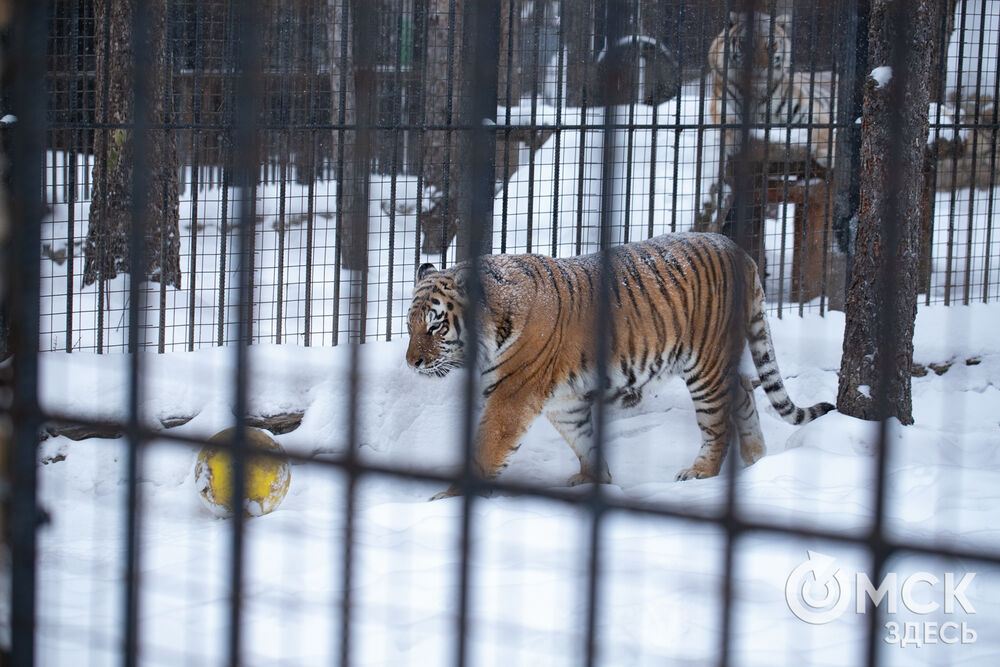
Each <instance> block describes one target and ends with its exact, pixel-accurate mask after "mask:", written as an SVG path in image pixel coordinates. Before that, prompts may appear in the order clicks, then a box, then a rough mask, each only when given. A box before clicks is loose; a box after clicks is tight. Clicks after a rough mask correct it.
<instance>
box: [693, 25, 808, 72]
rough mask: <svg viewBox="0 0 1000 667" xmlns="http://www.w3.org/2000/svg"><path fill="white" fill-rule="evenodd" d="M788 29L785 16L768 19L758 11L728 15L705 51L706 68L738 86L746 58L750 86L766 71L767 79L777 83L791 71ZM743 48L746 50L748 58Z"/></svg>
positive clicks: (790, 48) (790, 46) (790, 42)
mask: <svg viewBox="0 0 1000 667" xmlns="http://www.w3.org/2000/svg"><path fill="white" fill-rule="evenodd" d="M790 27H791V19H790V17H788V16H787V15H781V16H775V17H774V18H773V20H772V17H771V15H770V14H766V13H762V12H754V13H753V15H752V17H751V15H749V14H744V13H741V12H730V13H729V24H728V25H727V26H726V28H725V29H724V30H723V31H722V32H720V33H719V35H718V36H717V37H716V38H715V40H714V41H713V42H712V45H711V46H710V47H709V49H708V62H709V65H711V67H712V70H713V71H714V72H715V74H716V76H718V77H720V78H724V79H726V80H728V81H729V82H732V83H733V84H737V85H738V84H739V82H740V80H741V79H742V78H743V74H742V72H743V71H744V68H745V67H746V58H747V57H750V58H751V62H750V70H751V80H752V81H751V83H752V84H756V83H758V82H762V81H765V80H766V79H767V78H768V71H770V72H771V74H770V77H771V80H772V81H778V80H780V79H781V78H782V77H783V76H784V75H785V73H786V72H787V71H789V69H790V68H791V51H792V40H791V38H790V36H789V30H790ZM751 34H752V36H753V42H752V46H751V45H750V42H749V40H750V37H751ZM747 47H750V48H749V51H750V53H749V56H748V54H747V51H748V48H747ZM727 59H728V63H727Z"/></svg>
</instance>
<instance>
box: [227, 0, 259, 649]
mask: <svg viewBox="0 0 1000 667" xmlns="http://www.w3.org/2000/svg"><path fill="white" fill-rule="evenodd" d="M234 11H235V12H236V14H235V15H234V16H233V20H234V21H235V25H234V30H233V35H234V37H235V44H234V47H235V49H236V52H235V54H234V58H235V60H234V64H235V66H236V70H235V71H236V89H235V91H234V95H233V96H232V98H231V99H232V102H233V105H234V109H233V116H232V118H233V121H234V125H233V132H232V136H233V139H234V146H233V149H234V159H233V162H232V169H233V177H234V181H235V182H236V185H237V202H238V209H237V212H236V216H235V218H236V225H237V229H236V233H235V234H234V240H235V241H236V242H237V243H238V244H239V258H240V259H239V266H238V274H237V294H236V300H237V308H236V323H235V324H236V331H237V333H236V340H235V341H234V343H235V345H234V357H235V359H234V361H235V364H236V368H235V370H234V374H233V381H234V382H235V392H234V394H235V395H234V404H235V405H234V413H235V415H236V421H235V429H234V432H233V439H232V448H233V451H232V460H233V489H232V491H233V495H232V500H231V503H230V506H231V507H232V508H233V510H234V511H233V516H232V519H231V524H230V525H231V527H232V531H231V534H230V559H231V560H230V573H229V574H230V577H229V610H228V612H229V613H228V636H227V654H228V662H229V664H230V665H234V666H235V665H239V664H240V662H241V661H242V639H243V623H242V615H243V568H244V523H243V522H244V517H243V496H244V488H245V483H246V480H245V474H246V467H247V460H246V459H247V454H248V451H247V450H248V447H247V427H246V411H247V393H248V385H249V380H250V368H249V362H250V359H249V357H250V355H249V346H250V343H251V339H252V330H251V327H252V303H253V252H254V237H255V227H256V216H255V209H256V183H257V179H258V178H259V174H260V169H259V164H260V157H259V147H258V142H259V137H258V131H257V127H256V125H257V113H258V100H260V99H261V89H262V85H261V45H260V26H259V23H258V20H259V19H258V15H257V12H256V7H255V6H254V4H253V3H237V5H236V6H235V7H234Z"/></svg>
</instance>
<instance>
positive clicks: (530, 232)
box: [525, 2, 545, 252]
mask: <svg viewBox="0 0 1000 667" xmlns="http://www.w3.org/2000/svg"><path fill="white" fill-rule="evenodd" d="M532 11H533V12H534V15H533V16H532V19H531V20H532V40H531V41H532V45H533V47H534V52H533V53H532V55H531V77H530V79H529V90H530V91H531V116H530V119H531V120H530V123H531V131H530V132H528V137H530V140H529V145H528V201H527V204H528V217H527V223H528V229H527V233H526V234H525V237H526V239H527V246H526V252H534V243H535V239H534V238H533V237H534V235H535V234H534V230H535V141H536V136H537V129H536V128H537V127H538V80H539V77H538V64H539V55H540V54H539V51H541V37H542V15H543V13H544V11H545V8H544V3H542V2H535V3H533V9H532Z"/></svg>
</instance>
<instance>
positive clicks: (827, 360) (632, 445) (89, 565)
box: [38, 305, 1000, 665]
mask: <svg viewBox="0 0 1000 667" xmlns="http://www.w3.org/2000/svg"><path fill="white" fill-rule="evenodd" d="M771 325H772V329H773V332H774V338H775V343H776V347H777V351H778V359H779V362H780V364H781V369H782V372H783V375H784V376H785V377H786V378H787V380H786V382H787V385H788V388H789V391H790V393H791V395H792V397H793V399H794V400H796V401H797V402H798V403H799V404H809V403H812V402H814V401H818V400H830V399H832V398H833V397H834V396H835V394H836V385H837V376H836V371H837V369H838V367H839V358H840V348H841V336H842V330H843V318H842V316H841V314H839V313H835V312H834V313H829V314H828V315H827V317H825V318H820V317H818V316H816V315H810V314H807V316H806V317H804V318H801V319H800V318H786V319H784V320H777V319H776V318H771ZM998 326H1000V307H998V306H996V305H989V306H973V307H957V306H955V307H950V308H944V307H940V306H932V307H926V308H922V309H921V311H920V314H919V317H918V323H917V333H916V352H915V356H916V360H917V361H918V362H920V363H923V364H929V363H932V362H933V363H939V362H945V361H953V362H954V364H953V365H952V366H951V368H950V369H949V370H948V371H947V372H945V373H944V374H943V375H941V376H938V375H936V374H935V373H934V372H930V373H929V374H928V375H927V376H925V377H919V378H914V380H913V394H914V405H915V408H914V412H915V415H916V419H917V423H916V425H914V426H910V427H905V428H904V427H900V426H898V425H895V426H893V428H892V430H891V438H890V443H891V445H892V449H891V451H890V452H889V454H890V461H889V468H888V477H887V480H888V493H889V495H888V503H887V528H888V530H889V531H890V532H891V533H892V534H893V535H894V536H897V537H902V538H907V539H914V540H917V541H919V542H920V543H922V544H926V543H930V544H933V543H936V542H938V541H940V542H941V543H943V544H946V545H949V546H968V547H973V548H977V549H990V550H994V551H996V550H1000V521H998V519H997V517H998V516H1000V424H998V422H997V419H998V414H1000V411H998V409H997V408H998V407H1000V388H998V386H997V384H996V378H997V377H1000V339H997V337H996V336H995V335H994V333H993V332H995V331H996V330H997V328H998ZM404 350H405V342H404V341H393V342H389V343H371V344H367V345H364V346H361V348H360V356H361V361H362V368H363V371H364V372H363V375H362V387H361V394H360V401H359V404H360V408H361V413H360V432H359V436H358V440H357V442H356V443H354V445H355V446H356V447H357V451H358V452H359V455H360V456H361V457H362V458H363V459H365V460H368V461H373V462H377V463H380V464H385V465H392V466H399V467H402V468H410V469H427V470H432V471H436V472H440V471H442V470H445V469H447V467H448V466H450V465H453V464H454V463H455V462H456V460H457V452H458V451H459V441H458V435H457V433H458V429H459V426H460V424H461V416H462V411H463V400H462V397H461V387H462V384H461V383H462V377H461V376H460V374H457V373H456V374H452V376H449V377H447V378H444V379H440V380H439V379H427V378H423V377H420V376H418V375H416V374H415V373H413V372H411V371H410V370H409V369H408V368H407V367H406V365H405V362H404V354H403V353H404ZM250 358H251V378H252V381H251V385H250V387H249V395H250V407H251V412H253V413H255V414H273V413H276V412H282V411H287V410H294V409H300V410H301V409H305V416H304V419H303V421H302V425H301V426H300V427H299V428H298V429H297V430H295V431H292V432H291V433H288V434H286V435H281V436H277V437H276V439H277V440H278V441H279V442H280V443H281V444H282V445H283V446H284V447H285V448H286V449H289V450H293V451H298V452H303V453H313V452H318V455H319V456H320V457H322V456H323V454H324V453H329V452H342V451H343V450H344V448H345V447H346V446H347V443H346V442H345V437H346V433H347V429H346V419H347V417H346V401H347V391H348V384H347V379H346V377H347V376H346V372H347V369H348V365H349V362H348V359H349V348H348V347H346V346H339V347H336V348H325V349H317V348H312V349H307V348H303V347H297V346H291V345H289V346H271V345H260V346H253V347H252V348H251V356H250ZM970 359H971V360H973V362H974V363H975V362H976V361H978V363H975V365H967V364H966V360H970ZM141 361H142V364H143V368H144V371H143V379H144V382H143V393H142V398H141V401H140V405H141V410H142V415H143V419H144V420H146V421H148V422H150V423H153V424H155V423H157V421H158V420H159V419H160V418H165V417H173V416H179V415H197V416H196V417H195V418H194V419H193V420H192V421H190V422H189V423H187V424H186V425H184V426H180V427H177V428H176V429H175V431H174V432H177V433H180V434H183V435H189V436H194V435H197V436H207V435H210V434H212V433H214V432H216V431H218V430H220V429H222V428H224V427H226V426H228V425H230V424H231V423H232V420H233V416H232V410H231V405H232V400H233V397H232V379H233V354H232V351H231V350H229V349H206V350H200V351H195V352H192V353H167V354H164V355H156V354H153V353H147V354H143V355H142V360H141ZM127 364H128V358H127V356H125V355H103V356H99V355H95V354H90V353H74V354H72V355H67V354H64V353H58V352H56V353H47V354H43V355H42V360H41V369H42V376H41V378H42V379H41V391H42V399H43V405H44V406H45V407H46V408H48V409H52V410H58V411H60V412H71V413H77V414H82V415H88V416H94V417H108V418H121V417H123V416H124V415H125V404H126V397H127V388H128V383H127ZM756 393H757V402H758V406H759V407H760V408H761V413H762V426H763V429H764V433H765V437H766V439H767V444H768V455H767V456H766V457H765V458H763V459H761V460H760V461H759V462H757V463H756V464H755V465H753V466H751V467H749V468H746V469H744V470H742V471H741V472H740V473H739V476H738V479H737V490H738V494H739V495H738V506H739V508H740V511H741V512H745V513H746V514H747V515H748V516H751V517H753V518H755V519H760V520H768V521H773V522H776V523H780V524H788V525H799V526H806V527H820V528H825V529H829V530H836V531H844V532H852V531H859V530H865V529H866V528H867V527H868V526H869V525H870V521H871V518H872V509H873V498H872V489H873V479H874V478H873V468H874V462H875V459H874V458H873V453H874V448H875V442H877V441H876V439H875V436H874V425H873V424H870V423H865V422H860V421H857V420H854V419H850V418H848V417H845V416H843V415H840V414H837V413H831V414H829V415H827V416H825V417H823V418H821V419H819V420H818V421H816V422H814V423H812V424H809V425H807V426H805V427H802V428H798V429H797V428H795V427H792V426H789V425H787V424H785V423H784V422H782V421H781V420H780V419H779V418H778V416H777V414H776V413H775V412H774V410H773V409H772V408H771V407H770V406H767V401H766V398H765V397H764V394H763V391H762V390H760V389H758V390H757V392H756ZM698 442H699V439H698V431H697V426H696V424H695V420H694V414H693V410H692V406H691V404H690V399H689V398H688V397H687V392H686V389H685V387H684V386H683V383H680V382H679V381H676V380H674V381H672V382H669V383H667V384H665V385H664V386H663V387H662V388H661V390H660V391H659V392H658V393H657V394H656V395H655V396H650V397H649V398H647V399H646V400H645V401H644V402H643V403H642V404H640V405H639V406H638V407H636V408H634V409H631V410H619V409H616V410H614V411H613V415H612V419H611V421H610V424H609V432H608V454H609V459H610V467H611V472H612V476H613V478H614V483H613V484H612V485H611V486H609V487H608V488H607V491H608V493H609V494H611V495H612V496H613V497H620V498H625V499H640V500H643V501H647V502H662V503H666V504H670V505H671V506H673V507H680V508H690V509H691V510H693V511H698V512H701V513H703V512H705V511H712V510H713V509H719V510H721V508H722V506H723V505H724V503H725V488H726V482H725V479H724V478H716V479H709V480H700V481H689V482H681V483H675V482H673V481H672V479H673V476H674V474H675V472H676V471H677V470H678V469H680V468H681V467H684V466H686V465H689V464H690V461H691V460H692V459H693V457H694V455H695V452H696V451H697V447H698ZM126 446H127V445H126V442H125V441H124V440H96V439H95V440H88V441H81V442H72V441H69V440H67V439H66V438H63V437H56V438H50V439H48V440H46V441H44V442H43V443H42V447H41V452H40V457H41V459H42V461H43V462H44V461H49V462H48V463H47V464H45V465H42V466H40V467H39V478H40V492H41V502H42V504H43V505H44V506H45V508H46V509H47V510H48V512H49V513H50V515H51V517H52V521H51V523H50V524H49V525H48V526H46V527H45V528H44V529H43V530H42V532H41V533H40V541H39V547H40V552H39V609H40V618H39V634H38V647H39V651H40V657H41V659H40V663H39V664H43V665H56V664H59V665H64V664H107V663H109V662H113V661H114V657H115V655H116V654H117V651H118V650H119V647H120V641H121V632H122V630H121V628H122V621H121V618H122V617H121V610H122V567H123V560H124V555H125V541H124V525H125V515H124V508H125V492H126V483H125V476H126V469H125V452H126ZM196 453H197V452H196V449H195V448H193V447H191V446H188V445H185V444H177V443H176V442H168V441H167V440H158V441H156V442H154V443H153V444H151V445H150V446H149V447H148V449H147V450H146V453H145V456H144V460H143V465H142V473H141V483H140V493H141V496H142V498H143V514H142V542H141V545H142V547H141V548H142V552H141V553H142V556H141V558H142V561H141V562H142V590H141V606H142V611H141V629H142V658H143V662H144V663H146V664H163V665H175V664H182V663H183V664H217V663H220V662H222V661H224V653H223V651H224V646H225V641H224V638H225V632H226V611H227V608H228V606H227V585H228V574H227V564H228V554H229V535H230V532H229V531H230V523H229V522H228V521H227V520H220V519H216V518H214V517H213V516H211V515H210V514H209V512H208V511H207V510H206V509H205V508H204V507H203V506H202V504H201V503H200V502H199V500H198V494H197V490H196V488H195V483H194V478H193V467H194V460H195V456H196ZM58 455H62V456H64V457H65V459H64V460H55V459H56V458H59V457H58ZM731 460H732V457H731V458H730V461H731ZM575 471H576V460H575V458H574V456H573V454H572V452H571V451H570V449H569V447H568V446H567V445H566V444H565V443H564V442H563V441H562V440H561V438H560V437H559V435H558V434H557V433H556V432H555V431H554V429H552V427H551V426H550V425H549V424H548V423H547V422H545V421H544V419H543V420H539V421H538V422H536V424H535V425H534V426H533V427H532V429H531V430H530V431H529V433H528V435H527V436H526V438H525V440H524V445H523V446H522V447H521V449H520V450H519V451H518V452H517V453H516V454H515V455H514V457H513V460H512V463H511V466H510V468H509V469H508V470H507V471H506V472H505V473H504V475H505V478H507V479H513V480H519V481H523V482H530V483H534V484H540V485H543V486H547V487H561V486H562V485H564V484H565V481H566V479H567V478H568V477H569V475H571V474H572V473H573V472H575ZM344 481H345V480H344V477H343V475H342V474H340V473H339V472H337V471H334V470H331V469H330V468H329V467H326V466H321V465H318V464H303V465H295V466H293V469H292V480H291V487H290V491H289V493H288V496H287V497H286V499H285V501H284V503H283V504H282V505H281V506H280V507H279V508H278V510H277V511H275V512H274V513H273V514H270V515H267V516H264V517H261V518H257V519H253V520H251V521H249V522H248V523H247V542H246V544H247V554H248V561H247V564H248V569H247V572H246V605H245V616H244V618H245V622H246V628H245V637H246V658H247V663H248V664H254V665H275V664H290V665H291V664H296V665H298V664H326V663H328V662H329V661H330V660H331V657H330V656H331V655H336V650H337V646H338V644H339V636H338V632H339V630H338V628H339V622H340V616H339V614H340V607H339V604H340V599H341V595H342V591H343V589H342V580H341V576H342V575H341V563H342V554H343V538H344V532H343V531H344V516H343V514H344V506H345V501H346V498H345V489H346V486H345V483H344ZM439 490H441V489H440V488H439V487H437V486H434V485H428V484H423V483H417V482H402V481H399V480H396V479H391V478H385V477H364V478H362V479H361V481H360V483H359V485H358V492H357V493H358V495H357V512H358V514H357V517H356V521H355V534H354V547H355V557H356V561H355V569H354V572H355V578H354V580H353V581H352V588H351V591H352V599H353V601H354V604H355V607H354V614H353V617H352V618H353V625H352V627H353V639H354V642H355V643H354V651H355V662H356V664H361V665H387V664H390V665H391V664H418V665H438V664H445V663H446V662H448V661H449V660H450V655H451V653H450V652H451V650H452V642H453V630H454V613H455V609H456V600H457V588H456V586H457V564H458V560H459V552H458V550H457V540H458V530H459V519H460V514H461V507H462V504H461V501H460V500H458V499H450V500H444V501H438V502H433V503H428V502H426V498H427V497H429V496H430V495H431V494H432V493H434V492H436V491H439ZM588 527H589V515H587V514H586V513H585V512H583V511H582V510H578V509H574V508H572V507H569V506H567V505H564V504H560V503H558V502H555V501H542V500H535V499H530V498H522V497H510V496H504V495H495V496H493V497H489V498H484V499H478V500H477V501H476V502H475V503H474V505H473V536H472V539H473V541H472V554H473V561H472V579H471V605H472V606H471V609H472V617H471V618H472V620H471V635H470V637H471V644H470V646H471V651H472V664H476V665H512V664H528V665H562V664H578V663H579V661H580V656H581V650H582V646H583V639H582V637H581V628H582V627H583V622H584V618H585V610H586V596H585V590H586V588H585V583H586V572H587V551H586V548H585V545H586V539H587V535H588V530H589V528H588ZM602 546H603V554H604V558H603V568H602V579H601V587H600V600H601V604H600V613H599V616H598V630H599V637H598V641H599V645H600V651H601V658H602V664H608V665H632V664H664V662H666V661H668V660H669V661H670V663H671V664H673V663H681V664H687V663H689V664H706V663H709V662H711V661H712V660H713V656H714V655H716V653H715V651H716V650H717V646H718V643H719V631H720V617H719V615H720V613H721V597H720V590H721V589H720V586H721V583H722V568H723V555H724V548H725V536H724V533H723V532H722V531H721V530H720V529H719V528H718V527H716V526H714V525H711V524H703V523H696V522H688V521H679V520H658V519H657V520H654V519H649V518H643V517H637V516H630V515H624V514H618V513H612V514H610V515H608V517H607V520H606V523H605V524H604V532H603V541H602ZM736 548H737V551H736V554H737V557H736V560H735V569H734V576H735V578H736V579H735V580H736V592H735V611H736V616H735V625H734V629H735V636H734V641H735V656H736V658H737V662H738V663H741V664H761V665H777V664H789V665H801V664H841V665H852V664H856V663H857V662H858V661H859V660H860V659H861V656H862V655H863V650H864V632H865V629H866V627H867V618H866V617H864V616H859V615H857V614H855V613H854V612H853V611H850V612H848V613H846V614H845V615H844V616H842V617H841V618H839V619H837V620H836V621H833V622H832V623H830V624H827V625H815V626H814V625H809V624H806V623H804V622H803V621H800V620H798V619H796V618H795V617H794V616H792V614H791V612H790V611H789V609H788V607H787V605H786V604H785V601H784V593H783V591H784V586H785V582H786V578H788V576H789V573H790V572H791V571H792V570H793V568H795V567H796V566H797V565H798V564H799V563H801V562H803V561H804V560H805V559H806V550H807V549H810V550H814V551H819V552H821V553H824V554H829V555H832V556H835V557H836V558H837V559H838V563H840V564H842V566H843V567H844V568H845V569H847V570H850V571H852V572H853V571H866V570H867V568H868V567H869V565H868V563H869V557H868V555H867V554H866V552H865V551H864V550H862V549H858V548H854V547H848V546H846V545H844V544H838V543H825V542H818V541H816V540H811V539H792V538H783V537H776V536H774V535H771V534H750V535H747V536H745V537H743V538H741V539H740V540H739V541H738V542H737V544H736ZM890 569H891V570H894V571H897V572H899V573H900V580H902V579H903V578H905V576H907V573H912V572H916V571H921V570H926V571H929V572H932V573H936V576H938V577H939V578H943V576H944V573H945V572H948V571H954V572H959V573H961V572H969V571H972V572H976V573H977V576H976V578H975V580H974V582H973V583H972V585H971V586H970V588H969V590H968V591H967V594H968V598H969V600H970V601H971V603H972V604H973V605H974V607H975V611H976V613H975V614H968V615H966V614H964V613H963V614H957V615H951V616H945V615H942V614H941V613H938V614H936V615H932V616H926V617H925V616H914V615H912V614H909V615H904V614H903V613H899V614H895V615H893V616H892V617H890V618H889V619H887V620H897V621H901V622H902V621H921V622H923V621H927V620H933V621H936V622H939V623H943V622H946V621H948V620H956V621H965V622H967V624H968V626H969V627H972V628H974V629H975V630H976V631H977V632H978V641H977V642H976V643H974V644H967V645H962V644H956V645H950V646H948V645H943V644H938V645H935V646H924V647H922V648H916V647H913V646H910V647H908V648H905V649H901V648H898V647H896V648H892V647H889V646H888V645H884V646H883V649H884V650H885V651H886V657H887V658H888V659H889V662H890V663H891V664H908V665H909V664H938V663H940V662H942V661H948V662H952V663H954V664H970V665H983V664H991V663H992V664H996V661H997V660H998V659H1000V637H998V636H997V634H996V628H997V627H1000V570H997V569H990V568H987V567H985V566H982V565H981V564H978V563H974V562H961V563H955V562H945V561H939V560H935V559H928V558H919V557H916V556H912V555H911V556H907V557H905V558H898V559H895V560H893V561H892V562H891V563H890ZM940 590H941V589H940V587H939V588H937V589H935V591H934V594H935V595H938V594H940ZM924 594H929V592H928V591H926V590H925V591H923V592H922V594H921V595H924ZM921 599H925V598H923V597H922V598H921ZM851 609H853V603H852V607H851ZM84 656H85V658H84Z"/></svg>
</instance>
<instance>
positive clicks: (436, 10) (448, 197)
mask: <svg viewBox="0 0 1000 667" xmlns="http://www.w3.org/2000/svg"><path fill="white" fill-rule="evenodd" d="M451 7H454V10H455V11H454V14H452V13H451V12H450V9H451ZM463 7H464V3H463V2H455V3H454V4H452V2H451V0H427V8H426V12H427V38H426V42H425V50H424V58H426V62H425V63H424V65H423V67H424V76H423V88H424V91H423V92H424V114H425V122H426V124H427V125H436V126H449V125H454V124H457V123H458V119H459V109H461V106H460V104H461V100H460V99H459V94H460V90H461V85H460V82H461V80H462V69H461V68H462V20H463ZM458 148H459V142H458V136H457V134H456V133H455V132H454V131H453V130H428V131H426V132H425V133H424V139H423V185H424V188H425V190H427V189H429V191H430V192H431V193H432V194H431V195H430V198H431V200H430V202H429V206H428V207H427V211H426V212H425V213H423V215H422V217H421V221H420V228H421V230H422V231H423V235H424V248H423V249H424V251H425V252H429V253H442V254H444V251H445V250H446V249H447V247H448V245H449V244H450V243H451V241H452V239H454V238H455V234H456V233H457V231H458V226H459V224H460V223H459V219H458V218H459V210H460V208H459V191H460V188H459V183H458V181H459V179H458V176H459V174H458V170H457V169H456V168H455V166H456V165H457V164H458Z"/></svg>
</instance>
